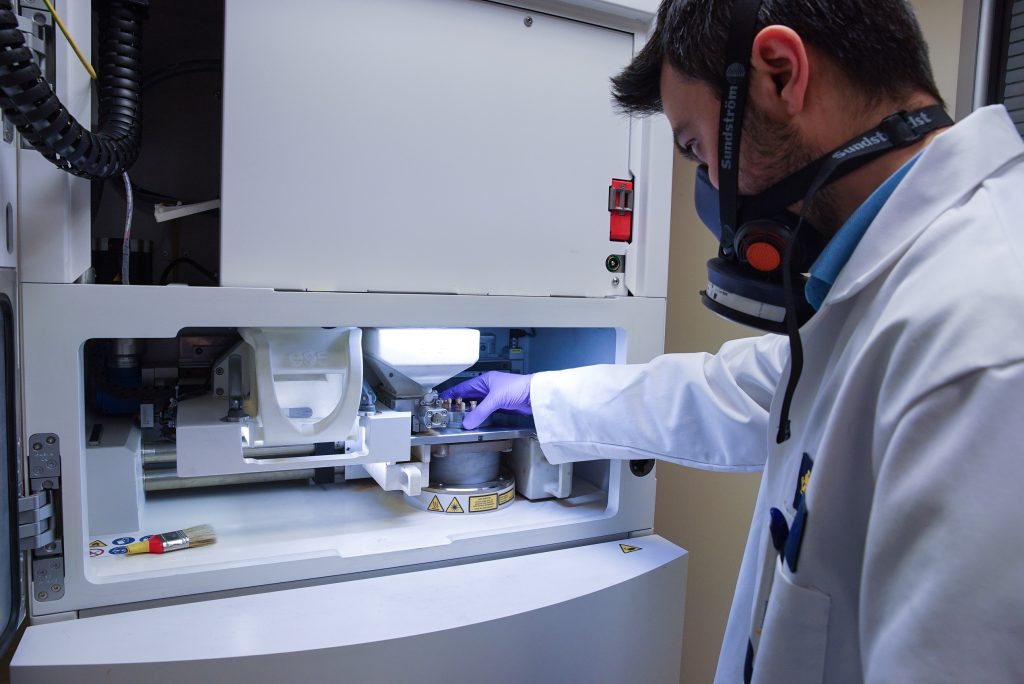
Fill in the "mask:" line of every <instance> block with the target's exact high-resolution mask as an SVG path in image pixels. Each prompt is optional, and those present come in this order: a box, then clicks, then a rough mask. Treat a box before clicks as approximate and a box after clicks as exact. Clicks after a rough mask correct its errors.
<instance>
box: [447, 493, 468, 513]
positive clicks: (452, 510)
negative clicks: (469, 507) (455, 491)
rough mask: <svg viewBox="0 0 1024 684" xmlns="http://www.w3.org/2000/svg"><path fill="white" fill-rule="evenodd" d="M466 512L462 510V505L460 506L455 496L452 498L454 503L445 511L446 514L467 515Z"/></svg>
mask: <svg viewBox="0 0 1024 684" xmlns="http://www.w3.org/2000/svg"><path fill="white" fill-rule="evenodd" d="M465 512H466V511H464V510H463V509H462V504H460V503H459V500H458V499H456V498H455V497H454V496H453V497H452V502H451V503H450V504H448V508H447V509H445V513H465Z"/></svg>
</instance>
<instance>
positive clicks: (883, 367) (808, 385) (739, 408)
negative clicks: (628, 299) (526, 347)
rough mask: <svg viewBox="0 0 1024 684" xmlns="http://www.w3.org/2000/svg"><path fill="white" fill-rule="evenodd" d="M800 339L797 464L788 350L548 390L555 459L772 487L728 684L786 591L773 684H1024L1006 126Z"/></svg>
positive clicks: (1022, 510) (907, 186)
mask: <svg viewBox="0 0 1024 684" xmlns="http://www.w3.org/2000/svg"><path fill="white" fill-rule="evenodd" d="M801 334H802V338H803V342H804V349H805V355H806V362H805V367H804V373H803V377H802V379H801V380H800V384H799V387H798V389H797V391H796V395H795V398H794V402H793V410H792V426H793V437H792V439H791V440H790V441H788V442H786V443H785V444H783V445H781V446H779V445H776V444H775V439H774V438H775V430H776V427H777V425H778V419H779V417H778V414H779V408H780V404H781V401H782V394H783V388H784V386H785V380H786V378H787V377H788V372H789V371H788V361H789V348H788V344H787V341H786V339H785V338H783V337H779V336H773V335H769V336H765V337H760V338H754V339H748V340H739V341H735V342H730V343H728V344H726V345H725V346H724V347H723V348H722V350H721V351H720V352H719V353H718V354H717V355H715V356H710V355H706V354H685V355H668V356H663V357H660V358H658V359H656V360H654V361H652V362H651V363H649V364H646V365H642V366H601V367H592V368H584V369H578V370H569V371H562V372H555V373H542V374H538V375H536V376H535V378H534V380H533V384H532V401H533V407H534V414H535V416H536V423H537V430H538V434H539V437H540V439H541V442H542V444H543V448H544V451H545V453H546V454H548V455H549V457H550V458H552V460H555V461H558V460H579V459H580V458H643V457H656V458H660V459H665V460H670V461H675V462H677V463H683V464H686V465H692V466H696V467H700V468H707V469H712V470H754V469H759V468H761V467H762V466H763V467H764V477H763V480H762V483H761V489H760V492H759V494H758V498H757V504H756V507H755V510H754V518H753V522H752V524H751V529H750V535H749V538H748V541H747V547H746V552H745V555H744V558H743V564H742V567H741V570H740V576H739V581H738V584H737V587H736V594H735V597H734V600H733V606H732V611H731V613H730V616H729V626H728V628H727V630H726V637H725V642H724V644H723V647H722V653H721V657H720V661H719V666H718V676H717V679H716V681H717V682H721V683H723V684H734V683H736V682H741V681H743V664H744V658H745V654H746V650H747V642H748V638H749V637H750V634H751V627H752V624H753V623H755V622H757V621H758V620H759V617H760V614H762V613H761V611H760V610H758V611H755V596H756V595H757V594H758V590H759V587H761V586H762V581H761V580H762V578H763V576H765V575H767V574H771V575H773V578H766V577H765V579H767V580H768V581H766V582H765V583H764V584H765V589H766V590H767V591H765V592H764V594H763V596H764V598H765V600H767V612H766V614H764V620H763V630H762V631H761V632H760V634H759V638H760V642H759V644H758V648H757V655H756V657H755V659H754V677H753V679H754V681H755V682H784V683H785V684H801V683H803V682H808V683H809V682H857V681H869V682H1011V681H1012V682H1020V681H1024V143H1022V142H1021V139H1020V137H1019V136H1018V135H1017V132H1016V131H1015V130H1014V128H1013V125H1012V123H1011V121H1010V120H1009V118H1008V116H1007V115H1006V112H1005V109H1003V108H1002V107H998V106H997V107H989V108H986V109H983V110H980V111H978V112H976V113H974V114H972V115H971V116H970V117H968V118H967V119H965V120H964V121H963V122H961V123H960V124H958V125H957V126H955V127H953V128H952V129H950V130H949V131H947V132H945V133H943V134H942V135H941V136H939V137H938V138H937V139H936V140H935V141H934V142H933V143H932V144H931V145H930V146H929V147H928V148H926V150H925V151H924V153H923V154H922V156H921V158H920V159H919V160H918V162H917V164H916V165H915V166H914V168H913V169H912V170H911V171H910V173H909V174H908V175H907V177H906V178H905V179H904V180H903V182H902V183H901V184H900V185H899V187H898V188H897V189H896V191H895V193H894V194H893V195H892V197H891V198H890V200H889V201H888V202H887V203H886V205H885V206H884V207H883V209H882V211H881V213H880V214H879V215H878V217H877V218H876V219H875V221H874V222H873V223H872V225H871V227H870V229H869V230H868V232H867V234H866V235H865V237H864V238H863V241H862V242H861V243H860V245H859V246H858V247H857V249H856V251H855V252H854V254H853V256H852V258H851V259H850V261H849V262H848V263H847V265H846V266H845V267H844V268H843V270H842V272H841V273H840V275H839V278H838V280H837V282H836V283H835V286H834V287H833V288H832V291H831V293H830V294H829V296H828V298H827V299H826V300H825V302H824V304H823V306H822V308H821V310H820V311H819V312H818V314H817V315H816V316H815V317H814V318H813V319H812V320H811V321H810V322H809V323H807V325H805V326H804V328H803V330H802V332H801ZM803 454H807V455H809V456H810V457H811V459H813V470H812V471H811V477H810V482H809V485H808V486H807V489H806V499H805V504H806V509H807V524H806V528H805V534H804V535H803V543H802V545H801V547H800V548H801V551H800V556H799V564H798V566H797V571H796V572H793V571H791V569H790V567H788V565H787V564H786V563H785V562H782V561H781V560H779V559H778V555H777V554H776V552H775V550H774V549H773V547H772V545H771V543H770V534H769V526H768V523H769V509H770V508H772V507H775V508H778V509H779V510H780V511H782V512H783V514H784V516H785V519H786V521H787V522H788V523H789V524H792V522H793V520H794V516H795V515H796V510H795V508H794V503H795V493H796V488H797V485H798V479H799V474H800V469H801V462H802V456H803ZM766 559H767V560H766ZM763 568H766V569H767V571H764V570H763ZM769 597H770V598H769ZM762 605H763V604H762ZM687 619H688V620H696V621H699V620H700V616H687Z"/></svg>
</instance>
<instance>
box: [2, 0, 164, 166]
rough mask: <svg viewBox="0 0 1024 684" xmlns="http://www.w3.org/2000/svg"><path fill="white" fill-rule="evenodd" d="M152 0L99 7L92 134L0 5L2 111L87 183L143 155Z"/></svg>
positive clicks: (119, 0)
mask: <svg viewBox="0 0 1024 684" xmlns="http://www.w3.org/2000/svg"><path fill="white" fill-rule="evenodd" d="M148 5H149V2H148V0H107V1H106V2H103V3H100V5H99V15H100V16H99V46H98V50H96V53H97V54H98V55H99V64H98V66H99V70H98V75H99V80H98V83H99V125H98V126H97V127H96V130H95V131H89V130H88V129H86V128H85V127H84V126H82V125H81V124H80V123H78V121H76V120H75V118H74V117H73V116H71V114H70V113H69V112H68V110H67V108H65V107H64V105H63V104H62V103H61V101H60V100H59V99H58V98H57V95H56V93H54V92H53V89H52V88H51V87H50V85H49V83H47V82H46V79H45V78H43V75H42V73H41V72H40V71H39V66H38V65H37V64H36V63H35V60H34V59H33V57H32V51H31V50H30V49H29V48H28V47H27V46H26V45H25V40H24V37H23V36H22V34H21V31H20V30H18V23H17V18H16V17H15V14H14V10H13V8H12V6H11V0H0V108H2V109H3V112H4V115H5V116H6V117H7V118H8V119H9V120H10V121H11V123H13V124H14V125H15V126H16V127H17V128H18V131H19V132H20V133H21V135H22V137H23V138H24V139H25V140H26V141H28V142H29V144H31V145H32V147H34V148H35V149H36V150H38V151H39V152H40V153H41V154H42V155H43V156H44V157H46V158H47V159H49V160H50V161H51V162H52V163H53V164H54V165H55V166H57V168H59V169H63V170H64V171H67V172H68V173H72V174H74V175H76V176H82V177H84V178H91V179H100V178H109V177H111V176H116V175H120V174H121V173H122V172H124V171H125V170H126V169H128V168H130V167H131V165H132V164H134V163H135V160H136V159H137V158H138V156H139V139H140V123H139V118H140V117H139V114H140V108H141V100H140V93H141V90H142V21H143V19H145V16H146V10H147V8H148Z"/></svg>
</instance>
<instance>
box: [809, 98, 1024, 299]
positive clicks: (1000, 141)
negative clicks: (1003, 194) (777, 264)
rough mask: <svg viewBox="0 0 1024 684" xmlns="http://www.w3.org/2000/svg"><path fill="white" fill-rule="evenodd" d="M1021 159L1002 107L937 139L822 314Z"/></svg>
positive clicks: (1022, 144)
mask: <svg viewBox="0 0 1024 684" xmlns="http://www.w3.org/2000/svg"><path fill="white" fill-rule="evenodd" d="M1021 155H1024V141H1022V140H1021V137H1020V135H1019V134H1018V133H1017V129H1016V128H1015V127H1014V125H1013V122H1012V121H1011V120H1010V117H1009V114H1007V112H1006V108H1005V107H1003V106H1002V105H994V106H991V107H985V108H983V109H979V110H978V111H976V112H974V113H973V114H971V115H970V116H968V117H967V118H965V119H964V120H963V121H961V122H960V123H958V124H956V125H955V126H953V127H952V128H951V129H949V130H947V131H946V132H944V133H942V134H941V135H939V136H938V137H936V138H935V140H933V141H932V143H931V144H930V145H928V147H926V148H925V150H924V151H923V152H922V153H921V157H920V159H919V160H918V162H917V164H916V165H915V166H914V168H913V169H911V171H910V173H908V174H907V177H906V178H905V179H904V180H903V182H902V183H901V184H900V186H899V187H898V188H897V189H896V191H895V192H894V193H893V195H892V197H891V198H890V199H889V201H888V202H887V203H886V204H885V206H884V207H882V210H881V211H880V212H879V213H878V216H877V217H875V220H874V221H873V222H872V223H871V227H870V228H868V231H867V233H866V234H865V235H864V238H863V239H862V240H861V242H860V244H859V245H858V246H857V248H856V249H855V250H854V252H853V255H852V256H851V257H850V260H849V261H848V262H847V263H846V266H845V267H844V268H843V269H842V271H840V273H839V276H838V278H836V282H835V285H833V287H832V290H831V292H829V295H828V296H827V297H826V298H825V301H824V302H823V304H822V310H824V309H825V308H826V307H828V306H830V305H832V304H836V303H838V302H841V301H844V300H846V299H849V298H850V297H853V296H854V295H856V294H857V293H858V292H860V291H861V290H862V289H864V288H865V287H866V286H867V285H868V284H869V283H871V282H872V281H873V280H874V279H875V278H877V277H878V276H879V275H881V274H882V273H884V272H885V271H886V270H887V269H888V268H889V267H890V266H891V265H892V264H893V263H895V262H896V261H897V260H898V259H899V258H900V257H901V256H902V255H903V254H904V253H905V252H906V251H907V249H909V247H910V245H911V244H912V243H913V241H914V240H915V239H916V238H917V237H918V236H919V235H920V234H921V233H922V232H923V231H924V229H925V228H927V227H928V226H929V225H930V224H931V223H932V222H933V221H935V219H937V218H938V217H939V216H940V215H941V214H942V213H943V212H945V211H946V210H948V209H949V208H951V207H953V206H956V205H957V204H959V203H961V202H962V201H964V199H966V197H967V196H968V195H970V194H972V193H973V192H974V190H975V189H976V188H977V187H978V186H979V185H980V184H981V183H982V182H983V181H984V180H985V179H986V178H987V177H988V176H990V175H991V174H992V173H994V172H995V171H996V170H998V169H999V168H1000V167H1002V166H1004V165H1005V164H1007V163H1009V162H1011V161H1013V160H1014V159H1015V158H1017V157H1020V156H1021Z"/></svg>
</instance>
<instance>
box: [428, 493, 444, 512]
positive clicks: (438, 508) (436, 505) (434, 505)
mask: <svg viewBox="0 0 1024 684" xmlns="http://www.w3.org/2000/svg"><path fill="white" fill-rule="evenodd" d="M427 510H428V511H434V512H435V513H444V506H442V505H441V501H440V500H439V499H438V498H437V495H436V494H435V495H434V498H433V499H431V500H430V504H429V505H428V506H427Z"/></svg>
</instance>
